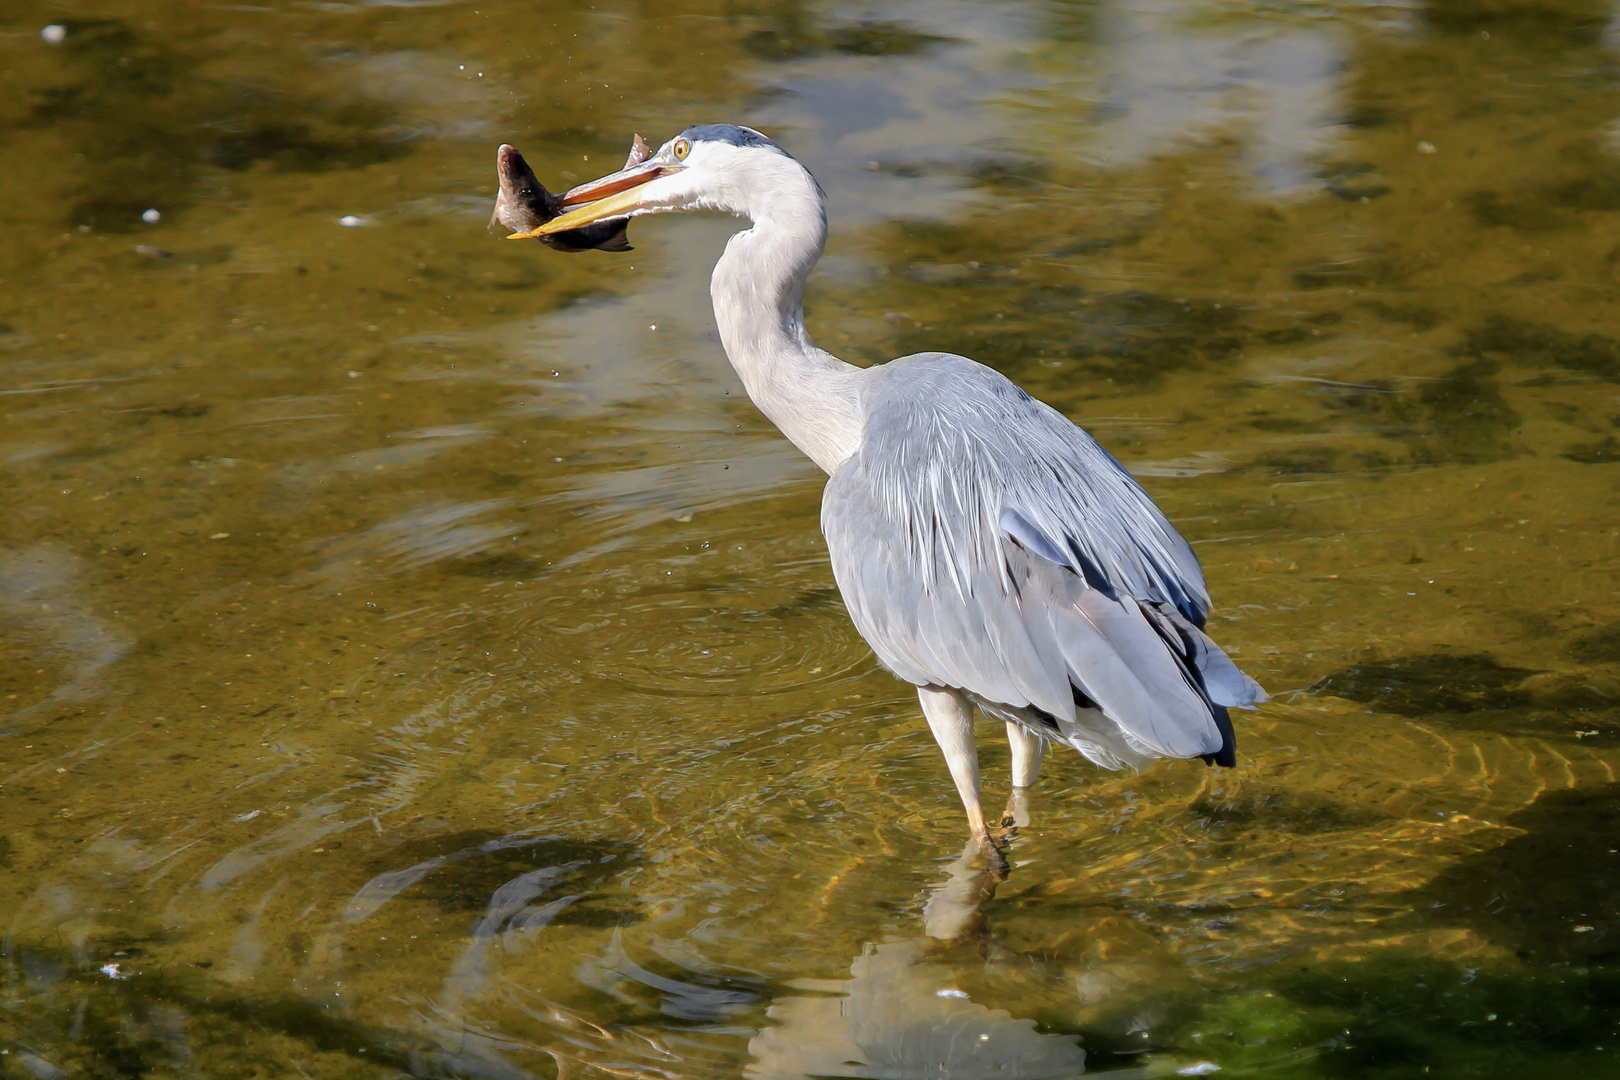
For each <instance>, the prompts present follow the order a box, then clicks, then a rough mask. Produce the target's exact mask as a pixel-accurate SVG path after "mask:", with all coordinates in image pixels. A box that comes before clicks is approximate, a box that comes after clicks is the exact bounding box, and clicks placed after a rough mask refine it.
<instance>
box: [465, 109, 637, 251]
mask: <svg viewBox="0 0 1620 1080" xmlns="http://www.w3.org/2000/svg"><path fill="white" fill-rule="evenodd" d="M650 154H651V151H649V150H648V149H647V144H646V143H645V142H644V141H643V140H642V138H641V136H640V135H637V136H636V137H635V140H634V141H633V142H632V143H631V144H630V156H629V157H628V158H627V159H626V160H625V163H624V165H625V170H628V169H631V168H634V167H635V166H637V165H640V164H641V163H642V162H644V161H646V160H647V158H648V156H649V155H650ZM621 171H622V170H621ZM495 175H496V178H497V179H498V180H499V181H500V193H499V194H498V195H496V196H495V212H494V213H493V214H492V215H490V224H492V225H493V224H495V223H496V222H499V223H500V224H501V225H502V226H504V227H505V228H507V229H509V230H511V231H512V232H514V233H517V234H520V235H523V236H529V235H535V236H536V237H537V238H538V239H539V240H540V242H541V243H543V244H546V245H547V246H548V247H552V248H555V249H557V250H558V251H589V250H591V249H593V248H594V249H596V250H598V251H629V250H631V248H630V242H629V240H628V238H627V237H626V235H625V229H626V227H627V226H628V225H629V221H628V219H623V218H621V219H619V220H617V221H604V222H601V223H599V224H595V225H591V226H589V227H586V228H577V229H576V228H564V229H562V230H548V231H547V233H546V234H544V235H541V234H538V233H535V232H534V230H535V229H537V228H540V227H543V226H545V225H546V224H547V223H548V222H551V221H553V220H555V219H556V218H557V217H558V216H560V215H562V214H563V212H564V207H565V206H567V205H568V203H569V201H570V197H571V196H572V195H573V194H574V192H572V191H571V192H568V193H566V194H562V195H556V194H553V193H552V192H549V191H547V190H546V188H545V185H544V184H542V183H540V181H539V180H538V179H537V178H536V177H535V175H534V170H533V169H531V168H529V164H528V162H526V161H524V160H523V155H522V154H520V153H518V152H517V149H516V148H515V147H512V146H508V145H506V144H504V143H503V144H501V148H500V149H499V150H498V151H496V153H495ZM614 175H618V174H617V173H615V174H614ZM584 186H585V187H590V186H592V185H589V184H587V185H584ZM574 190H575V191H578V190H579V189H578V188H576V189H574ZM575 201H577V200H575Z"/></svg>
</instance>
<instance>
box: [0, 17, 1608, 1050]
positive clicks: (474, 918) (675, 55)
mask: <svg viewBox="0 0 1620 1080" xmlns="http://www.w3.org/2000/svg"><path fill="white" fill-rule="evenodd" d="M653 9H656V10H653ZM0 18H3V19H4V22H3V23H0V79H3V81H0V131H3V135H0V138H3V142H0V145H3V147H4V150H3V161H4V167H3V168H0V216H3V222H4V225H3V228H0V364H3V370H4V373H5V378H4V380H3V382H0V413H3V415H4V419H5V424H4V427H3V429H0V463H3V467H0V483H3V485H4V488H3V490H4V494H5V506H6V512H5V514H4V517H3V525H0V528H3V535H0V869H3V871H4V872H3V875H0V895H3V896H4V917H3V919H0V932H3V935H4V937H3V950H0V969H3V972H4V980H3V982H0V1051H3V1053H0V1075H3V1076H5V1077H8V1078H12V1077H15V1078H25V1077H26V1078H37V1080H55V1078H57V1077H63V1076H79V1075H87V1076H94V1077H144V1076H152V1077H167V1076H221V1077H226V1076H242V1077H288V1078H292V1077H333V1076H349V1077H371V1076H376V1077H390V1076H397V1075H400V1074H402V1073H404V1074H409V1075H413V1076H424V1077H451V1076H455V1077H488V1078H495V1080H508V1078H511V1080H518V1078H524V1077H530V1076H533V1077H542V1078H545V1080H551V1078H553V1077H569V1078H575V1077H581V1078H583V1077H592V1076H600V1075H614V1076H631V1077H732V1076H749V1077H755V1078H761V1080H764V1078H770V1080H786V1078H802V1077H807V1076H865V1077H886V1078H905V1077H924V1076H927V1077H937V1076H951V1077H990V1076H996V1077H1023V1078H1041V1077H1072V1076H1075V1075H1079V1074H1080V1073H1081V1072H1082V1071H1087V1072H1092V1073H1101V1072H1108V1071H1111V1070H1113V1071H1121V1073H1120V1074H1121V1075H1129V1076H1140V1075H1162V1074H1170V1075H1173V1074H1176V1073H1177V1072H1178V1071H1182V1072H1184V1073H1185V1074H1188V1075H1206V1074H1209V1073H1210V1072H1212V1071H1213V1070H1214V1067H1215V1066H1219V1067H1220V1069H1221V1070H1222V1071H1221V1075H1224V1076H1250V1075H1253V1076H1266V1077H1329V1076H1333V1077H1338V1076H1369V1077H1374V1076H1375V1077H1413V1078H1416V1077H1425V1076H1432V1077H1447V1076H1450V1077H1497V1076H1501V1077H1508V1076H1512V1077H1516V1078H1517V1077H1525V1076H1582V1077H1597V1076H1614V1075H1620V1052H1617V1051H1620V1027H1617V1025H1620V899H1617V897H1620V855H1617V854H1616V849H1617V848H1620V779H1617V777H1616V775H1615V769H1616V764H1617V763H1620V716H1617V713H1616V707H1617V702H1620V666H1617V665H1620V601H1617V596H1620V574H1617V569H1620V567H1617V561H1616V535H1617V532H1620V524H1617V523H1620V491H1617V481H1620V308H1617V306H1616V304H1615V290H1616V285H1617V275H1620V156H1617V154H1620V137H1617V136H1616V134H1615V131H1616V121H1617V120H1620V96H1617V90H1620V86H1617V76H1620V67H1617V64H1620V30H1617V29H1615V27H1616V26H1617V25H1620V23H1617V17H1616V13H1615V12H1614V11H1613V10H1612V9H1611V7H1610V6H1609V5H1606V4H1602V3H1597V2H1581V0H1569V2H1559V0H1454V2H1443V3H1442V2H1439V0H1435V2H1433V3H1429V4H1425V3H1419V2H1411V3H1390V4H1370V3H1369V4H1354V3H1343V4H1330V3H1310V2H1304V0H1301V2H1275V3H1253V2H1243V0H1233V2H1229V3H1228V2H1219V0H1206V2H1193V0H1187V2H1180V3H1178V2H1175V0H1096V2H1089V3H1087V2H1080V0H1075V2H1072V3H1058V2H1052V3H1035V2H1024V3H1018V2H1008V0H979V2H973V0H959V2H938V3H934V2H922V0H915V2H888V3H886V2H874V3H871V4H865V5H857V4H837V3H830V2H829V3H808V4H802V5H795V4H792V3H770V4H768V3H764V2H758V0H741V2H732V3H726V4H712V5H706V4H702V3H690V4H679V3H675V4H669V3H665V4H657V5H641V6H638V5H634V4H628V3H624V4H614V3H607V2H598V3H596V4H595V5H574V6H566V5H562V4H553V3H547V4H541V5H537V4H534V3H527V2H525V3H517V2H507V0H476V6H474V3H473V2H472V0H460V2H449V3H438V4H435V3H371V2H353V3H347V2H334V3H293V2H284V3H279V2H278V3H274V4H270V5H213V6H205V5H194V4H189V3H188V4H181V3H174V2H172V0H142V2H140V3H134V2H127V3H117V2H112V3H97V2H88V3H74V4H68V3H61V4H45V3H31V2H24V3H21V4H14V5H12V6H10V7H8V8H7V9H6V10H5V12H4V13H3V15H0ZM52 25H55V26H59V27H60V28H61V30H60V31H53V32H51V33H50V34H47V35H42V33H41V31H42V30H43V29H44V28H45V27H47V26H52ZM53 39H54V40H53ZM714 120H731V121H737V122H743V123H748V124H752V125H754V126H757V127H760V128H762V129H764V130H766V131H768V132H770V133H771V134H772V135H774V136H776V137H777V138H778V139H779V140H780V141H781V142H782V143H783V144H784V145H786V146H787V147H789V148H790V149H791V150H792V151H793V152H794V153H795V154H796V155H797V156H799V157H800V158H801V160H803V161H804V162H805V163H806V164H807V165H808V166H809V167H810V168H811V169H812V170H813V171H814V172H815V173H816V174H817V175H818V177H820V179H821V180H822V182H823V184H824V186H825V187H826V188H827V190H828V193H829V199H830V204H829V209H830V215H831V219H832V225H833V236H832V241H831V248H830V250H829V254H828V258H827V259H826V261H825V262H824V263H823V266H822V269H821V270H820V271H819V272H818V274H817V276H816V278H815V279H814V280H813V281H812V283H811V289H810V297H809V305H810V318H811V324H812V331H813V332H814V333H815V334H816V336H817V338H818V340H820V341H821V343H822V344H824V345H825V346H826V347H828V348H829V349H831V350H832V351H834V352H837V353H840V354H841V355H844V356H846V357H848V358H850V359H852V360H855V361H857V362H861V363H866V362H872V361H877V360H882V359H886V358H889V357H892V356H895V355H900V354H903V353H906V352H911V351H916V350H920V349H924V348H939V349H947V350H951V351H957V352H962V353H965V354H967V355H971V356H974V357H976V358H977V359H980V360H982V361H984V362H987V363H990V364H992V365H994V366H996V367H997V368H999V369H1000V370H1002V371H1004V372H1006V373H1007V374H1008V375H1010V376H1012V377H1013V378H1015V379H1017V380H1019V381H1020V382H1021V383H1023V384H1024V385H1025V386H1026V387H1028V388H1029V389H1030V390H1031V391H1033V392H1035V393H1037V394H1039V395H1040V396H1042V397H1043V398H1045V399H1046V400H1048V401H1050V402H1052V403H1053V404H1055V405H1056V406H1057V407H1059V408H1060V409H1062V410H1063V411H1065V412H1066V413H1067V414H1068V415H1070V416H1072V417H1074V418H1075V419H1077V420H1079V421H1080V422H1082V423H1084V424H1085V425H1086V426H1087V427H1088V428H1089V429H1090V430H1092V431H1093V432H1094V433H1095V434H1096V435H1097V436H1098V437H1099V438H1100V439H1102V441H1103V442H1104V443H1105V444H1106V445H1107V446H1108V447H1109V448H1110V449H1112V450H1113V451H1114V452H1115V453H1116V454H1118V455H1119V456H1120V457H1121V458H1122V459H1123V460H1124V461H1126V462H1127V463H1128V464H1129V465H1130V467H1131V468H1132V469H1133V470H1134V471H1135V472H1136V473H1137V475H1138V476H1140V477H1141V478H1142V480H1143V482H1144V483H1145V484H1146V485H1147V486H1148V488H1149V490H1150V491H1151V492H1152V493H1153V494H1154V496H1155V497H1156V498H1157V499H1159V500H1160V502H1161V504H1162V505H1163V506H1164V507H1165V508H1166V510H1167V511H1168V513H1169V514H1170V516H1171V517H1172V518H1173V519H1174V520H1175V521H1176V522H1177V524H1178V526H1179V527H1180V528H1181V529H1182V530H1183V531H1184V532H1185V533H1186V535H1187V536H1188V537H1189V539H1191V540H1192V541H1193V543H1194V545H1195V547H1196V549H1197V550H1198V553H1199V555H1200V557H1201V558H1202V559H1203V561H1204V564H1205V567H1206V570H1207V573H1208V576H1209V579H1210V582H1211V585H1212V589H1213V592H1214V595H1215V600H1216V605H1217V612H1216V615H1215V617H1214V620H1213V623H1214V625H1215V626H1216V627H1217V628H1218V632H1217V636H1218V638H1219V639H1220V640H1221V641H1222V643H1223V644H1226V645H1228V646H1229V648H1230V650H1231V651H1232V652H1233V654H1234V655H1235V656H1236V657H1237V658H1238V659H1239V660H1240V662H1241V663H1242V664H1243V665H1244V667H1245V668H1246V669H1247V670H1249V671H1250V672H1251V673H1253V674H1254V675H1256V676H1257V677H1258V678H1259V679H1260V680H1261V681H1262V682H1263V683H1264V684H1265V685H1266V686H1267V687H1268V688H1269V689H1270V690H1271V691H1272V692H1273V693H1274V695H1275V699H1274V701H1273V702H1272V703H1271V704H1270V705H1267V706H1266V707H1264V708H1263V709H1261V710H1259V711H1258V712H1255V713H1250V714H1245V715H1244V716H1243V717H1242V718H1241V720H1240V726H1239V731H1240V756H1241V767H1240V768H1238V769H1237V770H1234V771H1230V772H1211V771H1206V770H1205V769H1204V768H1202V767H1201V766H1200V765H1198V764H1197V763H1188V762H1167V763H1163V764H1161V765H1159V766H1158V767H1156V768H1154V769H1152V770H1150V771H1148V772H1146V773H1143V774H1141V775H1127V774H1110V773H1104V772H1100V771H1098V770H1096V769H1095V768H1092V767H1091V766H1089V765H1086V764H1085V763H1083V762H1082V761H1081V760H1080V759H1079V758H1078V756H1076V755H1072V754H1067V755H1059V756H1057V757H1055V758H1054V759H1053V760H1051V761H1050V763H1049V765H1048V766H1047V770H1046V775H1045V778H1044V779H1043V781H1042V783H1041V784H1040V786H1039V787H1038V788H1037V789H1036V791H1035V792H1034V794H1033V797H1032V799H1031V801H1030V806H1029V807H1028V813H1029V824H1028V825H1026V826H1024V827H1023V828H1021V829H1020V830H1019V831H1018V835H1017V837H1016V840H1015V841H1014V842H1013V844H1012V846H1011V848H1010V852H1009V854H1010V857H1011V860H1012V862H1013V863H1014V869H1013V872H1012V874H1011V876H1010V877H1009V878H1008V880H1007V881H1005V882H1004V883H1002V884H1001V885H1000V886H999V888H996V889H994V890H993V892H994V895H989V893H990V892H991V890H990V889H989V887H988V884H987V883H986V881H985V880H984V878H983V877H982V875H978V874H977V873H976V872H975V870H974V867H973V866H972V865H971V860H966V861H963V856H962V843H963V840H964V839H965V835H964V834H965V830H964V826H963V819H962V814H961V810H960V806H959V804H958V803H957V801H956V797H955V794H954V792H953V791H952V789H951V786H950V784H949V781H948V778H947V777H946V774H945V770H944V766H943V763H942V762H941V761H940V760H939V755H938V751H937V750H936V749H935V748H934V746H933V743H932V740H931V739H930V738H929V737H928V734H927V731H926V728H925V726H924V725H923V723H922V722H921V720H920V717H919V715H918V713H917V709H916V701H915V697H914V695H913V694H912V693H911V692H910V688H909V687H907V686H905V685H903V684H900V683H897V682H896V681H895V680H893V679H892V678H891V677H889V676H887V675H885V674H884V673H882V672H881V671H879V670H877V669H876V667H875V664H874V663H873V661H872V659H871V657H870V654H869V653H868V651H867V649H866V648H865V646H864V645H863V644H862V642H861V641H860V640H859V638H858V637H857V636H856V635H855V633H854V632H853V630H852V629H851V628H850V626H849V623H848V620H847V618H846V616H845V614H844V612H843V609H842V606H841V604H840V602H839V600H838V597H837V593H836V591H835V590H834V588H833V585H832V579H831V574H830V572H829V570H828V568H827V565H826V559H825V553H824V550H823V547H822V543H821V539H820V535H819V533H818V529H817V515H816V508H817V499H818V497H819V492H820V485H821V477H820V475H819V474H818V473H817V472H816V471H815V470H814V468H813V467H812V466H810V465H809V464H808V463H807V462H805V461H804V460H802V459H801V458H800V457H799V456H798V455H797V454H796V452H795V451H794V450H793V449H792V448H791V447H790V446H789V445H788V444H787V443H786V442H785V441H784V440H782V439H781V438H780V436H778V435H777V434H776V433H775V432H774V430H772V429H771V428H770V426H769V425H768V424H767V423H766V422H765V421H764V420H763V418H761V417H760V416H759V415H758V414H757V413H756V412H755V411H754V409H753V407H752V406H751V405H750V403H749V402H748V401H747V399H746V397H745V396H744V394H743V393H742V390H741V387H740V385H739V384H738V382H737V381H736V379H735V378H734V376H733V374H732V372H731V371H730V369H729V367H727V365H726V364H725V361H724V358H723V356H722V354H721V352H720V349H719V346H718V343H717V341H716V339H715V336H714V332H713V327H712V321H711V316H710V312H709V307H708V297H707V288H706V285H707V276H708V271H709V268H710V266H711V265H712V261H713V259H714V258H715V256H716V255H717V253H718V251H719V248H720V246H721V244H722V243H723V241H724V238H725V237H726V235H728V232H729V231H730V230H732V229H734V228H735V227H736V226H735V224H734V223H732V222H730V221H722V220H717V219H712V218H705V217H701V216H690V217H670V218H660V219H657V220H654V221H648V222H638V223H636V224H634V225H633V226H632V228H631V240H632V241H633V242H634V243H635V244H636V245H637V250H636V251H635V252H634V253H632V254H629V255H618V256H609V255H603V254H599V253H590V254H586V255H579V256H564V255H561V254H558V253H555V252H551V251H549V250H547V249H544V248H541V247H540V246H538V245H534V244H515V243H506V242H504V241H500V240H498V239H497V238H496V236H495V235H494V234H492V233H490V232H489V231H487V229H486V226H485V221H486V219H487V217H488V215H489V210H490V205H491V200H492V197H493V192H494V175H493V172H494V149H495V146H496V145H497V143H499V142H501V141H510V142H513V143H514V144H516V145H517V146H518V147H519V148H520V149H522V150H523V151H524V153H525V154H526V155H527V156H528V157H529V159H530V161H531V162H533V163H534V165H535V167H536V169H537V171H538V172H539V173H540V175H541V177H542V179H544V180H545V181H547V182H548V183H551V184H553V185H555V186H559V187H560V186H564V185H566V184H568V183H571V182H574V181H577V180H582V179H585V178H587V177H589V176H593V175H597V174H599V173H601V172H604V171H607V170H608V169H610V168H612V167H613V166H614V165H615V164H616V163H617V161H618V160H620V159H621V158H622V155H623V153H624V148H625V146H626V145H627V143H628V141H629V138H630V136H631V134H632V133H633V132H637V131H639V132H641V133H642V134H644V135H646V136H647V137H648V138H649V139H651V140H653V141H654V142H655V143H656V142H658V141H661V140H663V139H665V138H668V137H669V136H670V135H672V134H673V133H674V132H675V131H677V130H679V129H680V128H681V127H683V126H685V125H686V124H688V123H691V122H705V121H714ZM149 209H151V210H156V211H158V215H159V218H158V220H157V221H156V222H153V223H148V222H146V221H143V220H142V214H143V212H144V211H146V210H149ZM346 218H347V219H348V220H349V223H348V224H345V223H344V220H345V219H346ZM995 734H996V733H995V732H994V731H993V730H992V729H991V727H990V726H986V728H985V730H984V732H983V735H984V736H985V739H984V741H983V743H984V758H985V761H986V771H987V776H988V777H989V781H988V784H987V787H988V792H987V795H988V798H989V799H990V800H991V801H992V802H996V803H999V800H1001V799H1002V798H1003V797H1004V796H1005V790H1006V779H1005V777H1006V762H1007V755H1006V750H1005V747H1004V745H1001V746H998V745H997V743H996V741H995V740H994V739H993V738H992V736H994V735H995Z"/></svg>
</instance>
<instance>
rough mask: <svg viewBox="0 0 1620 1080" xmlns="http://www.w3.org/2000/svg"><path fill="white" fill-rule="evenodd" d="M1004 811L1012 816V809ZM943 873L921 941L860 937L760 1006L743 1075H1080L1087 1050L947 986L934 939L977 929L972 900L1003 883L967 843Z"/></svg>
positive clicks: (1035, 1079) (948, 976) (902, 1078)
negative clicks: (844, 971) (848, 952)
mask: <svg viewBox="0 0 1620 1080" xmlns="http://www.w3.org/2000/svg"><path fill="white" fill-rule="evenodd" d="M1008 811H1009V817H1013V816H1014V815H1015V808H1014V807H1013V806H1011V805H1009V808H1008ZM948 871H949V877H948V878H947V879H946V880H945V881H944V882H943V883H941V884H939V885H937V886H934V887H933V888H932V889H931V890H930V893H929V897H928V901H927V903H926V905H925V906H924V909H923V927H924V930H925V931H926V933H927V935H928V936H927V937H926V938H920V939H910V940H901V941H887V942H884V943H882V944H878V945H868V946H867V947H866V948H865V950H864V951H863V952H862V953H861V955H860V956H858V957H856V958H855V960H854V962H853V963H851V964H850V966H849V975H850V977H849V978H848V979H801V980H796V981H795V982H794V983H793V984H792V985H793V986H794V987H795V988H796V989H801V990H804V991H807V993H806V994H805V995H803V996H791V997H782V998H778V999H777V1000H776V1001H775V1002H774V1003H773V1004H772V1005H771V1006H770V1008H769V1009H768V1010H767V1011H766V1015H767V1016H768V1017H769V1018H770V1020H771V1024H770V1026H767V1027H765V1028H762V1029H761V1030H760V1032H759V1033H758V1034H757V1035H755V1036H754V1037H753V1039H751V1040H750V1041H749V1044H748V1050H749V1052H750V1053H751V1054H752V1055H753V1056H754V1059H755V1060H754V1062H753V1063H752V1064H751V1065H749V1067H748V1069H747V1070H746V1075H747V1076H749V1077H750V1078H751V1080H790V1078H792V1080H800V1078H808V1077H819V1076H851V1077H872V1078H881V1080H908V1078H911V1077H918V1078H921V1077H941V1076H949V1077H953V1078H962V1080H968V1078H974V1077H1000V1078H1006V1080H1039V1078H1045V1077H1069V1076H1078V1075H1080V1074H1081V1073H1083V1072H1085V1063H1086V1052H1085V1051H1084V1050H1083V1049H1081V1047H1080V1044H1079V1040H1078V1039H1076V1038H1075V1037H1074V1036H1072V1035H1045V1034H1042V1033H1041V1032H1039V1031H1037V1030H1035V1022H1034V1021H1033V1020H1020V1019H1018V1018H1016V1017H1014V1016H1012V1015H1011V1014H1010V1013H1008V1012H1006V1011H1005V1010H1003V1009H991V1008H987V1007H985V1006H983V1005H980V1004H978V1003H977V1002H975V1001H973V1000H972V999H971V998H970V997H969V996H968V995H967V993H965V992H964V991H962V990H961V989H959V988H958V987H957V985H956V979H955V977H954V974H953V970H952V968H951V967H950V966H948V965H945V964H942V963H938V962H935V961H931V960H930V959H929V954H930V952H931V950H933V949H934V948H935V947H936V946H937V944H938V942H939V941H944V940H951V939H955V938H959V937H961V936H963V935H966V934H969V933H975V932H979V931H982V929H983V922H984V917H983V913H982V905H984V904H985V903H986V902H987V901H989V900H990V899H991V898H992V897H994V896H995V892H996V887H997V886H998V885H999V884H1000V883H1001V881H1002V880H1003V879H1004V875H1002V874H998V873H995V872H993V871H991V870H987V869H986V868H985V867H984V860H983V856H982V852H981V850H980V847H979V845H978V843H977V841H973V840H970V841H968V845H967V847H966V849H964V851H963V852H962V857H961V858H959V859H957V860H956V861H955V862H953V863H951V864H950V866H949V868H948Z"/></svg>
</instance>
